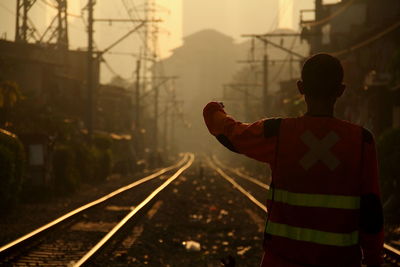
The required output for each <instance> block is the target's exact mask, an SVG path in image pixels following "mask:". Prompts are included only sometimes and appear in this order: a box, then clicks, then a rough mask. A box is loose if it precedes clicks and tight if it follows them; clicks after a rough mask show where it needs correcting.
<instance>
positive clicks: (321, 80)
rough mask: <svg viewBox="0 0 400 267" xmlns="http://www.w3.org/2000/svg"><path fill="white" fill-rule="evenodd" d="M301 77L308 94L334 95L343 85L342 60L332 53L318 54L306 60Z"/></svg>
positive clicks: (318, 95) (319, 96)
mask: <svg viewBox="0 0 400 267" xmlns="http://www.w3.org/2000/svg"><path fill="white" fill-rule="evenodd" d="M301 79H302V80H303V87H304V94H305V95H306V96H310V97H318V98H321V97H322V98H327V97H333V96H335V95H336V92H337V91H338V89H339V88H340V87H341V85H342V82H343V67H342V65H341V63H340V61H339V60H338V59H337V58H335V57H333V56H331V55H328V54H324V53H321V54H316V55H313V56H311V57H310V58H308V59H307V60H306V61H305V62H304V65H303V69H302V71H301Z"/></svg>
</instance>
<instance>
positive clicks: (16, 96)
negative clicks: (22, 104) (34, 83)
mask: <svg viewBox="0 0 400 267" xmlns="http://www.w3.org/2000/svg"><path fill="white" fill-rule="evenodd" d="M22 98H23V97H22V94H21V90H20V88H19V86H18V84H17V83H16V82H12V81H1V82H0V126H2V127H4V128H5V127H6V124H7V119H8V118H9V112H10V109H11V108H12V107H14V106H15V105H16V104H17V102H19V101H20V100H21V99H22Z"/></svg>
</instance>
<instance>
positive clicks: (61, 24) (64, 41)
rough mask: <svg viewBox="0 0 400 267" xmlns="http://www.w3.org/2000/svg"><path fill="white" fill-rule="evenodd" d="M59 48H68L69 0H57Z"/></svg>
mask: <svg viewBox="0 0 400 267" xmlns="http://www.w3.org/2000/svg"><path fill="white" fill-rule="evenodd" d="M57 9H58V13H57V18H58V26H57V48H61V49H68V18H67V17H68V15H67V0H57Z"/></svg>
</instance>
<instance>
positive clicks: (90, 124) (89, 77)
mask: <svg viewBox="0 0 400 267" xmlns="http://www.w3.org/2000/svg"><path fill="white" fill-rule="evenodd" d="M93 6H94V0H88V6H87V8H88V51H87V112H86V116H87V119H86V127H87V130H88V137H89V139H90V140H91V139H92V135H93V98H94V97H93V95H94V92H93V91H94V89H93V80H94V79H93Z"/></svg>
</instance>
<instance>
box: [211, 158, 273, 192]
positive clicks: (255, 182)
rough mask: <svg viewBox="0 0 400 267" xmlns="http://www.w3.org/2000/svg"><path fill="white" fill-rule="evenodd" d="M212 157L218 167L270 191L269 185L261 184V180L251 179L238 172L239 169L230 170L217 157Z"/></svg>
mask: <svg viewBox="0 0 400 267" xmlns="http://www.w3.org/2000/svg"><path fill="white" fill-rule="evenodd" d="M212 157H213V160H214V162H215V163H216V165H219V166H220V167H221V168H224V169H226V170H228V171H230V172H233V173H234V174H236V175H237V176H239V177H240V178H243V179H246V180H248V181H250V182H252V183H254V184H256V185H258V186H260V187H262V188H264V189H266V190H269V185H267V184H265V183H263V182H260V181H259V180H257V179H255V178H253V177H250V176H248V175H246V174H244V173H241V172H240V171H238V170H237V169H230V168H228V167H227V166H226V165H224V164H223V163H222V162H221V161H220V160H219V159H218V158H217V157H216V156H215V155H213V156H212Z"/></svg>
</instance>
